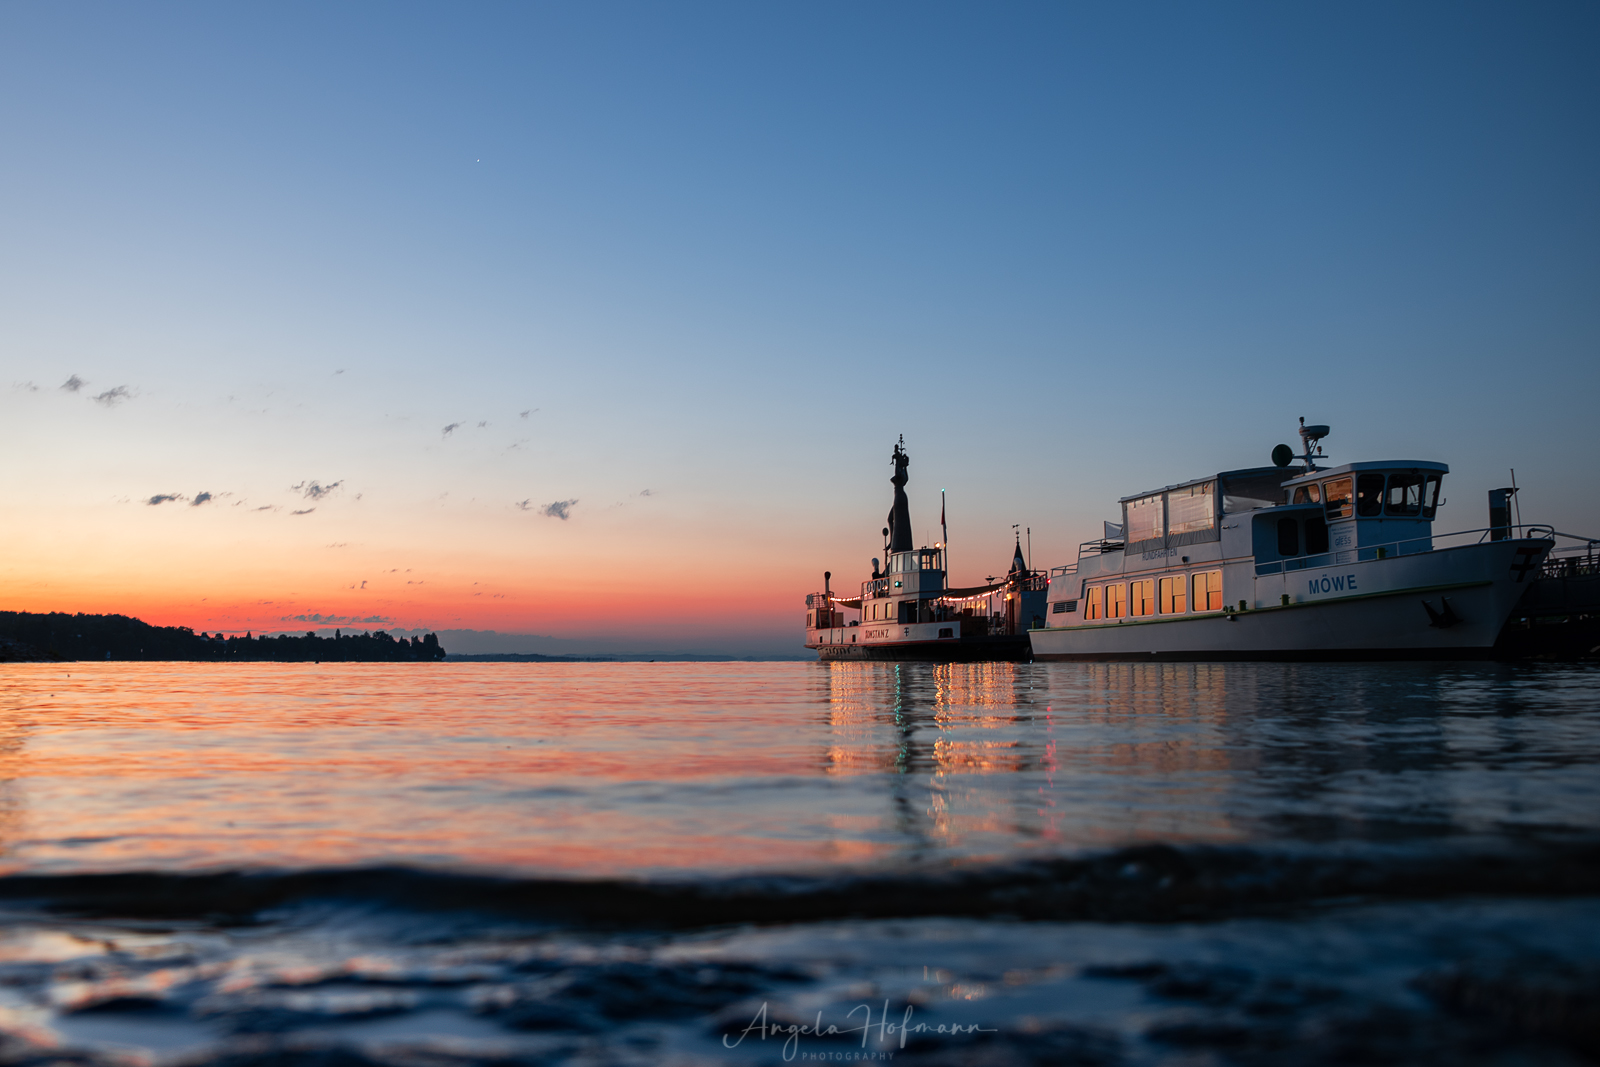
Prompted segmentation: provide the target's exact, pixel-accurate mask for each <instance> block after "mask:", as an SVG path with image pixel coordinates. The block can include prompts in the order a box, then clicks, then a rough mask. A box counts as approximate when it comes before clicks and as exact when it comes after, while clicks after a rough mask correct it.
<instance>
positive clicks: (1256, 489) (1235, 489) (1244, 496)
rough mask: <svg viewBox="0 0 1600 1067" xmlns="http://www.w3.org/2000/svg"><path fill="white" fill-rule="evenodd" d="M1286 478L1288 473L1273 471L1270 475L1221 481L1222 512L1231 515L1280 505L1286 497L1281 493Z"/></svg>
mask: <svg viewBox="0 0 1600 1067" xmlns="http://www.w3.org/2000/svg"><path fill="white" fill-rule="evenodd" d="M1287 477H1288V473H1287V472H1285V471H1273V472H1272V473H1271V474H1249V475H1239V476H1238V477H1234V478H1225V479H1223V481H1222V510H1223V511H1225V512H1227V513H1228V514H1230V515H1232V514H1236V513H1237V512H1241V511H1254V510H1256V509H1257V508H1270V507H1272V506H1273V505H1274V504H1282V503H1283V502H1284V499H1285V497H1286V496H1287V494H1286V493H1284V491H1283V483H1284V480H1285V479H1286V478H1287Z"/></svg>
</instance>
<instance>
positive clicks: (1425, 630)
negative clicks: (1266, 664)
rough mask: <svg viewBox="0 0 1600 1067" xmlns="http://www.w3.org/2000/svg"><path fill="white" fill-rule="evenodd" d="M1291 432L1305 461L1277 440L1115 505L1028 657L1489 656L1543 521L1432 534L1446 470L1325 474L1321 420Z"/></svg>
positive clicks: (1538, 557)
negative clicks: (1226, 466) (1240, 464)
mask: <svg viewBox="0 0 1600 1067" xmlns="http://www.w3.org/2000/svg"><path fill="white" fill-rule="evenodd" d="M1300 434H1301V441H1302V447H1303V449H1304V453H1303V455H1301V456H1299V457H1296V456H1295V455H1294V453H1293V452H1292V450H1291V449H1290V448H1289V447H1288V446H1286V445H1279V446H1278V447H1277V448H1276V449H1274V451H1273V463H1274V466H1272V467H1252V468H1249V469H1245V470H1233V471H1223V472H1221V473H1219V474H1214V475H1209V476H1207V477H1204V478H1198V479H1195V480H1193V481H1188V482H1182V483H1180V484H1177V485H1170V486H1167V487H1166V488H1164V489H1159V490H1156V491H1154V492H1148V493H1140V494H1137V495H1134V496H1130V497H1125V498H1123V500H1122V501H1121V504H1122V522H1121V523H1107V524H1106V531H1105V534H1106V536H1105V537H1104V538H1103V539H1101V540H1099V541H1091V542H1087V543H1085V544H1084V545H1082V546H1080V547H1079V551H1078V559H1077V562H1076V563H1072V564H1068V565H1066V566H1063V567H1057V568H1055V569H1054V570H1052V571H1051V572H1050V584H1049V592H1048V596H1047V600H1048V602H1049V609H1048V612H1047V614H1046V620H1045V623H1044V624H1043V625H1042V626H1039V627H1036V628H1034V629H1033V630H1031V631H1030V633H1029V638H1030V640H1031V641H1032V643H1033V652H1034V657H1035V658H1036V659H1042V660H1059V659H1084V660H1160V659H1174V660H1192V659H1435V658H1458V657H1460V658H1471V657H1482V656H1487V655H1489V654H1490V651H1491V649H1492V648H1493V646H1494V643H1495V638H1496V637H1497V636H1498V635H1499V633H1500V630H1501V627H1502V626H1503V625H1504V624H1505V622H1506V619H1507V617H1508V616H1509V615H1510V614H1511V611H1512V609H1513V607H1515V605H1516V603H1517V600H1518V598H1519V597H1521V596H1522V594H1523V592H1524V591H1525V590H1526V589H1527V584H1526V582H1527V580H1528V578H1529V576H1530V575H1536V574H1537V569H1538V567H1539V565H1540V563H1541V562H1542V561H1543V560H1544V558H1545V556H1546V554H1547V553H1549V551H1550V550H1551V548H1552V547H1554V544H1555V541H1554V531H1552V530H1550V529H1549V528H1547V527H1542V526H1520V525H1514V524H1513V523H1512V522H1511V519H1510V516H1509V513H1507V512H1506V511H1505V510H1504V509H1503V508H1502V509H1501V510H1500V511H1499V512H1498V513H1496V512H1495V511H1494V509H1493V508H1492V509H1491V518H1490V523H1491V525H1490V526H1489V527H1488V528H1486V529H1481V530H1470V531H1465V532H1463V533H1457V534H1435V533H1434V532H1433V523H1434V519H1435V516H1436V514H1437V512H1438V509H1439V507H1440V506H1441V504H1442V503H1443V500H1442V498H1441V497H1440V495H1439V491H1440V486H1441V485H1442V483H1443V479H1444V476H1445V474H1446V473H1448V471H1449V468H1448V467H1446V466H1445V465H1444V464H1443V463H1434V462H1428V461H1423V460H1393V461H1383V462H1370V463H1346V464H1343V465H1341V466H1335V467H1328V468H1323V467H1320V466H1319V465H1318V461H1319V460H1321V459H1322V449H1321V447H1320V445H1318V444H1317V442H1318V441H1320V440H1321V439H1322V438H1323V437H1325V436H1327V434H1328V428H1327V427H1326V426H1306V425H1305V420H1304V419H1302V420H1301V430H1300ZM1297 458H1298V459H1299V460H1300V464H1299V465H1298V466H1294V467H1290V464H1291V463H1293V462H1294V460H1295V459H1297ZM1501 492H1503V491H1501ZM1492 497H1493V495H1492V494H1491V498H1492Z"/></svg>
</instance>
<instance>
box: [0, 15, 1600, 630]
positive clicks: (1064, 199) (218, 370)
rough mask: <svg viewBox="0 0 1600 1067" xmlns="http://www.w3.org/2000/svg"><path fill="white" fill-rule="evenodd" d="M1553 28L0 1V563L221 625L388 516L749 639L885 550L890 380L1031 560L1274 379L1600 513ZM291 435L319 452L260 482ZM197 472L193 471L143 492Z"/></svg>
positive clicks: (361, 546) (522, 592)
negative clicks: (688, 592) (210, 501)
mask: <svg viewBox="0 0 1600 1067" xmlns="http://www.w3.org/2000/svg"><path fill="white" fill-rule="evenodd" d="M1597 30H1600V15H1597V13H1596V10H1595V9H1594V8H1593V7H1592V6H1586V5H1560V4H1546V5H1539V6H1528V5H1510V4H1500V5H1469V4H1448V5H1445V4H1439V5H1423V4H1411V5H1404V6H1397V5H1377V4H1372V5H1359V4H1357V5H1348V4H1347V5H1325V6H1313V5H1293V6H1290V5H1267V4H1262V5H1212V6H1199V5H1180V4H1152V5H1144V6H1121V7H1109V6H1108V7H1096V8H1090V7H1074V6H1069V5H1060V4H1051V5H1020V4H1018V5H1009V6H1004V7H980V6H978V5H949V4H946V5H925V4H918V5H911V4H901V5H877V6H870V7H868V6H861V5H842V4H840V5H741V4H724V5H709V4H678V5H670V6H669V5H642V4H589V5H568V6H552V5H544V6H536V5H510V4H502V5H494V4H482V5H475V6H468V7H464V6H457V5H419V4H410V5H407V4H381V5H379V4H372V5H359V4H342V5H309V4H308V5H293V4H275V5H230V6H217V5H198V4H196V5H174V4H148V5H138V6H132V5H130V6H110V5H90V4H73V3H19V4H12V5H8V6H6V7H4V8H3V9H0V145H3V147H0V160H3V162H4V166H3V167H0V203H3V204H4V207H3V208H0V212H3V214H0V220H3V227H4V229H3V234H4V237H3V240H0V361H3V369H4V370H5V372H6V373H5V375H4V376H3V380H0V393H3V399H0V403H3V405H4V407H3V409H0V415H3V416H4V422H5V424H6V425H7V426H9V428H10V432H9V440H8V442H7V443H8V452H9V454H10V456H11V457H12V459H13V462H12V463H11V464H8V466H9V467H10V468H11V469H10V472H9V473H8V474H7V475H6V476H5V477H6V478H7V481H8V482H9V487H8V491H7V492H6V493H5V494H4V496H5V497H6V499H7V501H8V502H7V503H6V504H5V505H4V507H5V508H6V513H5V514H4V515H3V516H0V520H3V522H4V525H5V527H6V528H7V529H8V531H9V532H8V533H5V534H0V549H3V550H4V554H5V556H6V562H5V563H4V564H0V588H5V587H7V586H9V587H10V588H11V590H12V599H13V601H14V602H15V603H16V604H17V606H27V607H29V608H32V609H35V610H37V609H38V608H40V607H41V606H43V605H44V604H45V603H47V602H50V603H54V601H53V600H52V599H51V598H53V597H54V598H56V599H58V600H62V606H63V607H65V606H69V605H68V602H70V604H71V606H73V609H74V610H106V611H110V610H131V608H130V607H128V605H132V608H138V609H139V610H142V611H144V612H145V614H147V615H151V616H160V621H166V622H177V621H184V620H189V621H190V624H191V625H194V626H195V627H196V628H197V629H201V628H211V627H217V628H220V627H227V628H230V629H231V628H234V625H235V624H236V623H244V622H249V621H250V620H254V622H253V623H252V624H253V625H255V626H256V627H257V628H260V627H261V626H263V625H266V624H267V623H269V622H271V621H272V620H273V619H276V618H280V616H273V615H272V614H271V611H272V610H276V607H274V608H272V609H267V610H266V613H265V614H261V613H257V614H256V615H251V614H250V610H251V609H248V605H249V604H250V603H252V602H265V601H272V603H273V604H274V605H277V606H281V605H283V604H285V603H288V602H290V601H292V602H293V603H294V604H295V605H298V606H297V607H293V608H285V609H284V610H285V611H289V612H290V613H291V615H292V614H294V613H296V612H298V614H302V615H303V614H307V613H311V614H319V615H326V616H329V617H332V616H334V615H339V616H341V617H350V618H358V617H360V618H365V617H369V616H370V615H372V612H371V611H368V609H366V608H363V607H361V606H360V605H359V604H356V603H353V602H349V598H348V597H346V596H345V593H347V592H352V591H353V592H364V590H360V589H352V588H351V587H354V586H355V584H356V582H357V581H358V580H366V581H372V580H373V579H370V578H362V577H361V576H362V575H366V574H368V573H369V572H371V573H376V572H377V570H378V569H380V568H379V564H380V563H382V564H393V565H394V566H393V568H392V569H393V570H394V571H395V572H396V573H397V574H399V573H405V568H406V567H407V566H413V565H414V568H415V571H416V573H419V574H420V573H422V571H424V570H428V573H430V574H434V575H436V577H435V578H433V579H430V580H432V581H435V582H436V586H435V588H438V589H440V590H441V592H440V593H439V594H438V598H428V597H415V596H413V593H414V592H415V590H413V591H409V592H408V591H407V590H405V589H403V588H401V589H399V590H397V591H394V595H392V596H390V597H389V599H388V600H386V601H385V604H384V606H383V607H381V609H376V608H375V609H373V610H374V611H377V613H378V615H379V616H381V617H384V618H387V619H390V620H392V624H393V625H394V626H397V627H398V626H407V627H409V626H426V627H432V626H437V627H454V628H476V629H498V630H502V631H507V630H509V631H513V632H529V633H534V632H537V633H552V634H556V635H558V636H562V637H571V638H573V639H580V640H582V639H593V640H597V641H598V640H600V639H601V638H604V639H605V640H608V641H613V640H614V641H623V642H628V641H632V640H635V639H639V640H643V639H644V638H645V637H649V638H651V639H653V640H658V641H660V642H663V643H662V644H659V645H658V646H655V647H717V648H726V649H728V650H736V651H737V650H749V649H772V648H780V647H788V645H790V644H792V643H793V642H794V640H795V636H796V632H797V631H796V628H797V626H798V620H799V618H800V611H801V610H802V609H801V607H800V600H799V597H800V595H801V594H803V593H804V592H806V591H807V590H809V589H810V588H813V587H814V586H816V585H817V584H818V578H819V576H820V572H821V571H822V570H823V569H825V568H826V569H831V570H833V571H834V573H835V574H836V575H843V576H848V577H849V580H850V581H854V578H855V577H857V576H860V575H858V572H864V571H865V569H866V567H867V566H868V563H867V560H868V557H870V556H872V555H875V554H877V551H878V547H879V546H878V538H877V534H876V531H877V529H878V527H879V526H880V525H881V521H882V514H883V512H884V511H885V510H886V509H887V506H888V491H887V490H888V486H887V477H888V474H889V466H888V462H887V457H888V452H889V448H890V446H891V445H892V443H893V442H894V440H895V438H896V437H897V435H899V434H901V433H904V434H905V435H906V440H907V444H908V447H909V448H910V449H911V452H912V456H913V466H912V484H911V486H910V492H911V496H912V503H913V519H914V521H915V522H917V523H919V524H922V525H923V526H924V528H925V527H926V525H927V523H928V522H929V521H930V520H932V519H933V518H934V517H936V515H937V500H936V490H937V489H938V488H940V487H945V488H948V489H949V490H950V493H951V518H952V529H951V535H952V539H953V541H954V543H955V546H956V549H955V551H956V552H957V567H958V573H957V575H956V578H957V580H965V579H968V578H971V577H975V576H980V575H977V574H976V573H974V574H970V575H963V574H961V573H960V572H959V569H960V567H961V564H962V561H963V560H965V561H969V562H970V565H971V566H973V567H975V568H977V569H978V570H982V571H984V573H992V572H993V568H994V567H996V566H1003V565H1004V562H1005V560H1006V558H1008V555H1009V529H1010V524H1011V523H1013V522H1018V523H1023V524H1026V525H1031V526H1032V528H1033V530H1034V549H1035V556H1036V560H1035V562H1036V563H1040V564H1049V563H1052V562H1063V561H1065V560H1067V559H1068V558H1070V554H1071V553H1072V551H1073V546H1075V545H1076V543H1077V542H1078V541H1080V540H1082V539H1084V538H1086V537H1088V536H1091V535H1092V534H1093V533H1094V532H1095V531H1096V530H1098V524H1099V522H1100V520H1101V519H1102V518H1110V517H1114V501H1115V499H1116V498H1117V497H1119V496H1121V495H1125V494H1127V493H1131V492H1135V491H1138V490H1141V489H1145V488H1149V487H1153V486H1159V485H1162V484H1166V483H1169V482H1173V481H1177V480H1180V479H1183V478H1187V477H1193V476H1198V475H1202V474H1205V473H1207V472H1209V471H1215V470H1219V469H1224V468H1228V467H1234V466H1243V465H1249V464H1253V463H1257V462H1265V461H1266V456H1267V453H1268V452H1269V451H1270V449H1271V446H1272V445H1273V444H1276V443H1277V442H1279V441H1285V440H1287V441H1290V442H1291V443H1293V438H1292V430H1293V426H1294V424H1295V419H1296V417H1297V416H1300V415H1304V416H1306V417H1307V419H1308V421H1313V422H1328V423H1331V424H1332V425H1333V427H1334V435H1333V436H1332V437H1330V438H1329V440H1328V442H1327V446H1328V450H1329V452H1330V453H1332V455H1333V456H1334V458H1335V459H1340V460H1345V459H1367V458H1380V457H1390V456H1396V457H1416V458H1428V459H1442V460H1444V461H1446V462H1448V463H1450V464H1451V466H1452V469H1453V471H1454V474H1453V475H1452V480H1451V483H1447V493H1446V495H1447V497H1449V498H1450V501H1451V507H1450V511H1451V512H1454V514H1453V515H1452V514H1448V513H1447V516H1446V517H1444V518H1442V519H1441V521H1445V522H1447V524H1449V525H1451V526H1452V528H1456V527H1460V528H1466V527H1473V526H1478V525H1481V524H1482V523H1483V522H1484V521H1486V518H1485V516H1484V510H1485V508H1484V504H1483V490H1485V489H1486V488H1488V487H1489V486H1491V485H1498V484H1502V483H1503V482H1504V481H1505V477H1506V473H1505V472H1506V468H1509V467H1516V468H1517V473H1518V480H1519V482H1522V483H1524V484H1526V485H1527V487H1528V489H1527V493H1526V495H1525V497H1524V515H1525V517H1527V518H1529V519H1530V520H1531V519H1534V518H1536V517H1537V518H1539V519H1541V520H1547V521H1552V522H1554V523H1555V524H1556V525H1557V526H1558V527H1560V528H1562V529H1570V530H1575V531H1576V532H1592V531H1597V530H1600V505H1597V503H1596V494H1595V490H1596V488H1597V478H1596V476H1595V475H1594V473H1593V472H1592V469H1591V465H1590V462H1589V460H1588V456H1587V454H1586V453H1587V449H1586V445H1587V444H1588V436H1589V434H1588V429H1589V425H1590V423H1591V422H1592V421H1593V415H1594V404H1595V397H1596V396H1597V395H1600V390H1597V384H1600V383H1597V370H1596V368H1597V367H1600V360H1597V358H1596V356H1597V340H1600V307H1597V293H1600V285H1597V282H1600V240H1597V238H1600V213H1597V202H1596V192H1595V189H1596V177H1595V176H1596V175H1597V174H1600V165H1597V164H1600V139H1597V136H1596V131H1597V130H1600V121H1597V120H1600V115H1597V111H1600V91H1597V89H1600V85H1597V81H1600V65H1597V64H1596V62H1595V55H1596V51H1597V50H1596V45H1597V44H1600V32H1597ZM69 375H78V376H79V377H80V378H81V379H83V380H85V381H87V382H88V386H87V387H86V388H85V389H84V390H82V391H79V392H76V393H74V392H71V391H67V392H63V391H62V390H61V389H60V384H61V383H62V382H63V381H65V380H66V379H67V378H68V376H69ZM118 386H123V387H126V388H127V390H128V395H127V399H126V400H120V399H119V398H117V397H113V398H112V399H111V400H110V401H109V402H105V403H99V404H96V403H94V402H93V401H92V400H91V399H90V398H91V397H93V396H98V395H101V394H103V393H104V392H105V391H107V390H110V389H112V388H114V387H118ZM523 412H528V413H529V414H528V415H527V416H526V417H524V416H523V415H522V413H523ZM479 423H484V424H485V425H483V426H479ZM451 425H457V426H458V429H456V430H454V431H452V432H451V433H448V434H446V433H444V432H443V431H444V427H446V426H451ZM310 479H320V480H321V482H320V484H326V483H331V482H340V483H342V489H341V493H342V495H340V496H332V497H329V498H327V499H324V500H319V501H318V503H319V507H318V509H317V510H316V511H315V512H314V513H308V514H306V515H302V516H298V517H296V516H293V512H294V511H297V510H301V511H303V510H305V509H304V508H302V507H296V506H294V504H295V503H296V501H298V502H300V503H302V504H303V503H304V502H305V501H304V498H303V493H302V495H301V496H298V497H297V496H296V495H295V492H296V491H293V490H291V487H292V486H295V485H305V484H306V483H307V481H308V480H310ZM647 490H648V491H649V492H648V495H643V494H645V492H646V491H647ZM201 491H207V492H212V493H214V494H218V497H219V499H223V498H221V496H220V494H223V493H228V494H232V495H231V496H229V497H227V498H225V499H226V500H231V501H235V502H237V505H236V506H235V508H234V511H233V512H231V513H229V514H228V515H226V516H222V513H221V512H220V511H219V512H217V513H216V517H207V516H203V515H202V513H204V512H207V509H206V508H191V509H190V510H189V511H187V512H183V511H180V510H178V509H176V508H171V509H168V508H162V507H151V506H149V505H145V504H142V503H141V501H144V500H147V499H148V498H149V497H150V496H152V495H155V494H163V493H177V494H180V495H186V496H188V497H189V498H191V499H192V498H193V497H194V496H195V495H196V494H198V493H199V492H201ZM562 500H577V501H578V502H579V503H578V504H577V505H575V506H574V507H572V508H571V509H570V511H569V518H568V519H567V520H562V519H559V518H557V517H553V516H551V515H546V514H543V513H542V512H541V511H539V510H538V509H539V508H542V507H543V506H545V505H548V504H549V503H554V502H558V501H562ZM247 502H248V503H247ZM529 502H531V505H529V507H528V508H519V507H518V506H517V505H518V503H522V504H529ZM256 508H278V509H279V510H278V511H270V510H266V511H262V512H259V513H257V512H256V511H255V509H256ZM247 511H248V512H249V514H247ZM291 517H293V518H296V519H297V520H298V522H299V524H298V525H296V524H295V523H293V522H291V521H290V519H291ZM224 520H226V521H224ZM312 523H316V524H319V525H316V526H314V527H313V526H311V525H309V524H312ZM919 532H920V531H919ZM332 545H341V546H343V547H341V548H339V549H331V548H329V546H332ZM330 552H331V553H333V554H334V555H333V556H332V557H331V556H330ZM334 557H337V559H336V560H335V561H334V562H330V559H334ZM990 557H992V559H993V561H992V562H990ZM175 561H176V562H175ZM980 563H981V564H982V565H981V566H979V564H980ZM175 568H177V569H178V570H179V571H180V572H181V573H182V575H183V580H182V581H175V573H174V571H175ZM598 570H604V571H605V573H606V574H607V575H609V577H608V578H607V579H606V580H605V581H604V582H602V583H600V584H599V585H595V584H593V583H592V582H587V583H586V582H583V581H579V580H578V576H580V575H593V574H595V573H597V571H598ZM85 574H87V575H90V576H92V578H93V582H92V583H91V584H90V585H85V584H84V582H85V581H87V579H82V578H81V577H74V575H80V576H81V575H85ZM735 575H736V576H737V580H730V579H731V578H732V576H735ZM474 576H476V577H474ZM347 579H348V580H347ZM418 580H420V579H418ZM471 581H481V582H489V581H497V582H501V583H502V584H504V585H505V588H506V591H505V592H504V594H503V596H504V599H506V600H507V601H508V604H507V605H505V606H503V607H501V608H497V609H496V611H490V612H485V611H484V610H481V609H479V608H478V607H476V606H474V604H473V603H472V599H473V598H474V597H476V596H477V594H475V593H472V592H471V591H472V590H473V588H474V587H473V586H472V585H471V584H470V582H471ZM686 588H692V589H693V590H694V593H693V597H692V599H694V603H695V605H696V606H695V607H694V609H693V611H690V612H688V613H687V615H685V614H683V613H681V612H676V613H675V612H674V611H673V610H670V609H669V608H668V605H672V604H681V603H682V598H683V595H684V593H683V590H685V589H686ZM91 589H95V590H100V592H98V593H94V592H91ZM207 590H212V592H210V593H208V592H207ZM541 590H547V591H549V592H548V595H545V594H542V593H541ZM430 595H431V594H430ZM19 597H20V599H18V598H19ZM96 597H99V598H100V599H98V600H97V599H96ZM408 598H410V599H408ZM113 601H115V602H113ZM218 601H225V602H226V603H227V604H228V608H227V611H226V612H223V613H216V612H214V611H213V609H214V608H215V605H216V603H217V602H218ZM141 605H146V606H145V607H141ZM206 605H210V606H209V607H208V606H206ZM579 605H581V606H579ZM323 607H326V609H327V610H326V611H324V610H323ZM283 617H287V616H283ZM669 618H670V619H671V620H673V621H664V620H666V619H669ZM240 628H242V625H241V626H240Z"/></svg>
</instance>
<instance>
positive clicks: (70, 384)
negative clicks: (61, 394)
mask: <svg viewBox="0 0 1600 1067" xmlns="http://www.w3.org/2000/svg"><path fill="white" fill-rule="evenodd" d="M88 384H89V383H88V382H86V381H84V380H83V379H82V378H80V377H78V376H77V375H76V374H74V375H73V376H72V377H70V378H68V379H67V380H66V381H64V382H62V383H61V388H62V389H65V390H66V391H67V392H69V393H76V392H77V391H78V390H79V389H82V388H83V387H84V386H86V385H88Z"/></svg>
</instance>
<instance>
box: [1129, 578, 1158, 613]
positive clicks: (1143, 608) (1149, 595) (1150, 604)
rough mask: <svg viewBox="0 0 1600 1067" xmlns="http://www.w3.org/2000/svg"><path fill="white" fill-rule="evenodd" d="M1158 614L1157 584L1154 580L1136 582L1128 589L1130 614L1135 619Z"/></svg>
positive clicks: (1147, 579)
mask: <svg viewBox="0 0 1600 1067" xmlns="http://www.w3.org/2000/svg"><path fill="white" fill-rule="evenodd" d="M1155 613H1156V583H1155V579H1154V578H1146V579H1144V580H1143V581H1139V582H1134V583H1133V584H1132V585H1131V586H1130V587H1129V589H1128V614H1129V615H1133V616H1135V617H1142V616H1145V615H1154V614H1155Z"/></svg>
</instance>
